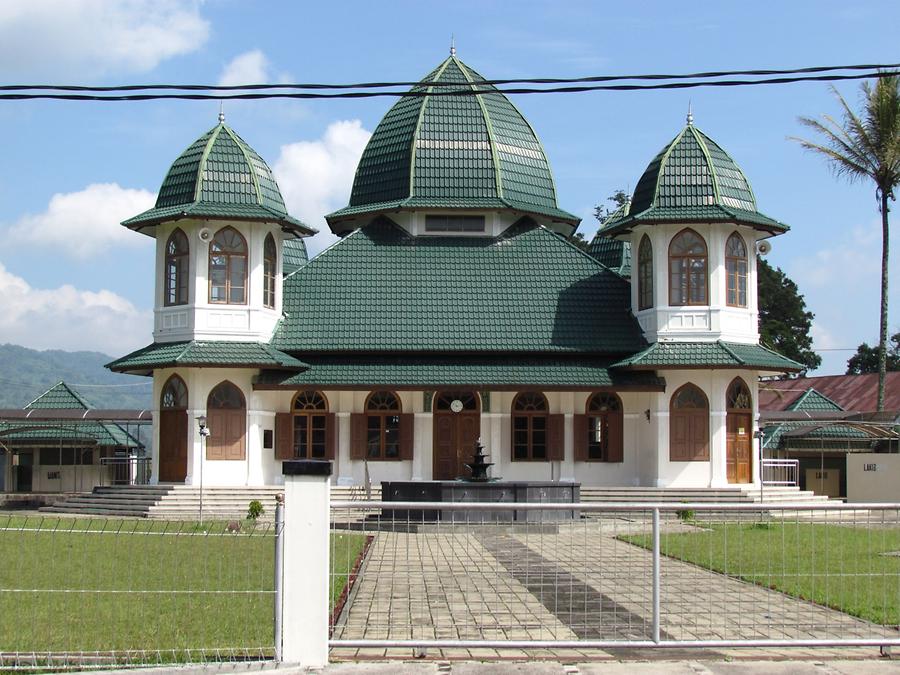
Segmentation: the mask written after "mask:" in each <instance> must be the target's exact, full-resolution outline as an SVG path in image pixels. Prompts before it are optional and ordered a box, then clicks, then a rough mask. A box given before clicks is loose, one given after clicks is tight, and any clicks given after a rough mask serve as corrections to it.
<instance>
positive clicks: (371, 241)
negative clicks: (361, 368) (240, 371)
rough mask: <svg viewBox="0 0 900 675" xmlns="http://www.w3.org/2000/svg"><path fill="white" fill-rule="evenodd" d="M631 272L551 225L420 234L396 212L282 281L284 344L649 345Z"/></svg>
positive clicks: (347, 347) (392, 348) (611, 350)
mask: <svg viewBox="0 0 900 675" xmlns="http://www.w3.org/2000/svg"><path fill="white" fill-rule="evenodd" d="M629 294H630V291H629V285H628V282H626V281H625V280H624V279H622V278H621V277H619V276H618V275H616V274H613V273H612V272H610V271H609V270H608V269H606V268H605V267H603V266H602V265H600V264H599V263H598V262H597V261H596V260H594V259H593V258H592V257H591V256H589V255H587V254H585V253H584V252H582V251H580V250H578V249H577V248H575V247H574V246H573V245H572V244H570V243H569V242H568V241H566V240H565V239H563V238H562V237H561V236H559V235H557V234H554V233H553V232H550V231H549V230H547V229H545V228H543V227H534V226H533V225H527V224H525V223H523V224H522V225H520V226H517V227H513V228H510V230H509V231H508V232H507V234H506V236H503V237H499V238H496V239H495V238H488V237H411V236H409V235H407V234H406V233H405V232H404V231H403V230H402V229H401V228H399V227H397V226H396V225H394V224H393V223H391V222H390V221H388V220H387V219H379V220H377V221H376V222H373V223H372V224H371V225H369V226H367V227H365V228H363V229H361V230H357V231H356V232H354V233H353V234H351V235H350V236H348V237H346V238H344V239H343V240H341V241H340V242H338V243H337V244H335V245H334V246H332V247H331V248H329V249H327V250H326V251H325V252H323V253H322V254H320V255H318V256H317V257H315V258H313V259H312V260H311V261H310V262H309V263H308V264H306V265H304V266H303V267H302V268H300V269H299V270H297V271H296V272H295V273H294V274H292V275H290V276H289V277H287V278H286V279H285V283H284V312H285V315H286V317H285V319H284V320H283V321H282V323H281V325H280V327H279V328H278V329H277V330H276V332H275V337H274V339H273V342H272V344H273V345H274V346H275V347H277V348H278V349H281V350H283V351H287V352H292V353H293V352H297V353H301V354H302V358H303V359H304V360H305V359H306V358H307V355H308V354H309V353H310V352H323V351H324V352H338V351H365V352H409V351H414V352H447V351H452V352H494V353H496V352H507V351H515V352H591V353H595V354H613V355H623V354H630V353H634V352H636V351H638V350H641V349H643V348H644V347H646V342H645V341H644V339H643V337H642V334H641V330H640V327H639V326H638V324H637V322H636V321H635V320H634V318H633V317H631V316H630V314H629V312H628V304H629Z"/></svg>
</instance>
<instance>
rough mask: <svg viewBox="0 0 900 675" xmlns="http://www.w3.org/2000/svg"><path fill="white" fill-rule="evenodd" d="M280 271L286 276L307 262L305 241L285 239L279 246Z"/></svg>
mask: <svg viewBox="0 0 900 675" xmlns="http://www.w3.org/2000/svg"><path fill="white" fill-rule="evenodd" d="M281 255H282V258H283V259H282V261H281V272H282V274H284V276H287V275H288V274H290V273H291V272H294V271H295V270H297V269H299V268H300V267H303V266H304V265H305V264H306V263H308V262H309V255H308V254H307V252H306V242H305V241H303V240H302V239H285V240H284V244H283V245H282V248H281Z"/></svg>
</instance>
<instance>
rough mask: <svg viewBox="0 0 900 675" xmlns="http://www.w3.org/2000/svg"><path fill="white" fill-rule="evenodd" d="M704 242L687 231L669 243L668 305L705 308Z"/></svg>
mask: <svg viewBox="0 0 900 675" xmlns="http://www.w3.org/2000/svg"><path fill="white" fill-rule="evenodd" d="M708 262H709V261H708V251H707V247H706V240H704V239H703V237H701V236H700V235H699V234H697V233H696V232H695V231H694V230H692V229H690V228H687V229H684V230H682V231H681V232H679V233H678V234H676V235H675V236H674V237H672V241H671V242H670V243H669V305H671V306H674V307H677V306H680V305H708V304H709V265H708Z"/></svg>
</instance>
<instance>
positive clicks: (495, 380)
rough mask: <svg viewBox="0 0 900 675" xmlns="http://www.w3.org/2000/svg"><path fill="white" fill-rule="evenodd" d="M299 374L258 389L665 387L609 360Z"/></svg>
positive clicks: (402, 362) (390, 366)
mask: <svg viewBox="0 0 900 675" xmlns="http://www.w3.org/2000/svg"><path fill="white" fill-rule="evenodd" d="M307 360H308V361H309V363H310V367H309V369H308V370H305V371H303V372H300V373H296V374H286V373H276V372H265V373H263V374H262V376H261V377H260V379H259V381H258V382H257V385H258V386H261V387H266V386H279V387H304V386H317V387H330V386H335V387H348V386H352V387H380V386H394V387H425V388H427V387H448V386H454V387H456V386H460V387H461V386H467V387H531V386H535V387H538V386H544V387H547V386H549V387H554V386H558V387H566V388H579V389H592V388H597V387H616V388H617V389H621V390H627V389H629V388H630V389H641V390H644V389H649V390H654V391H662V390H663V389H664V387H665V383H664V382H663V380H662V379H661V378H659V377H657V376H656V375H655V374H653V373H645V372H631V373H629V372H611V371H610V370H609V369H608V366H609V364H610V360H609V359H590V358H579V359H559V358H540V357H524V358H523V357H516V356H511V357H497V356H492V357H473V356H457V357H452V358H451V357H431V356H422V357H378V356H354V357H349V358H348V357H346V356H321V357H315V358H308V357H307Z"/></svg>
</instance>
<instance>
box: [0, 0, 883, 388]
mask: <svg viewBox="0 0 900 675" xmlns="http://www.w3.org/2000/svg"><path fill="white" fill-rule="evenodd" d="M898 29H900V20H898V14H897V11H896V5H895V3H889V2H855V3H847V2H790V3H782V2H778V3H775V2H772V3H715V4H712V3H693V4H690V3H687V4H686V3H671V2H642V3H621V2H620V3H600V2H578V1H569V2H491V1H484V0H483V1H480V2H467V1H465V0H457V1H456V2H453V3H432V2H391V3H388V2H379V3H375V2H349V1H345V2H333V3H322V2H315V3H311V2H303V3H300V2H290V3H288V2H284V3H279V2H239V1H237V0H207V1H206V2H193V1H190V0H127V1H123V2H96V1H91V0H65V1H64V0H57V1H52V0H44V1H42V2H37V1H35V0H4V3H3V5H2V6H0V81H2V82H3V83H7V84H12V83H54V84H58V83H78V84H87V83H90V84H129V83H161V82H177V83H217V82H230V83H244V82H247V81H254V82H255V81H260V80H265V81H269V82H276V81H302V82H311V81H314V82H362V81H373V80H415V79H418V78H419V77H421V76H422V75H424V74H425V73H427V72H428V71H430V70H431V69H432V68H433V67H434V66H435V65H436V64H437V63H439V62H440V61H441V60H442V59H443V58H444V57H445V56H446V54H447V51H448V47H449V42H450V35H451V33H452V34H455V36H456V45H457V49H458V55H459V56H460V58H462V59H463V60H464V61H465V62H466V63H468V64H469V65H470V66H471V67H473V68H474V69H475V70H477V71H479V72H480V73H481V74H482V75H484V76H485V77H488V78H507V77H523V76H545V77H579V76H586V75H600V74H623V73H650V72H657V73H659V72H695V71H707V70H719V69H727V70H730V69H745V68H770V67H771V68H784V67H802V66H812V65H835V64H849V63H887V62H892V61H897V60H898V56H900V55H898V54H897V52H896V47H895V45H896V36H897V34H898ZM858 86H859V85H858V84H857V83H843V84H840V85H839V88H840V90H841V91H842V93H843V94H844V95H845V96H846V97H847V98H848V99H849V100H851V101H852V102H854V103H856V102H857V92H858ZM513 101H514V102H515V104H516V105H517V106H519V108H520V109H521V110H522V112H523V113H524V114H525V116H526V117H527V118H528V119H529V121H530V122H531V123H532V125H533V126H534V128H535V130H536V131H537V133H538V135H539V136H540V138H541V140H542V142H543V144H544V147H545V149H546V151H547V154H548V155H549V157H550V161H551V164H552V166H553V170H554V174H555V177H556V183H557V188H558V193H559V203H560V206H561V207H562V208H564V209H566V210H568V211H571V212H574V213H576V214H579V215H581V216H582V217H583V218H584V221H583V223H582V226H581V231H583V232H584V233H585V235H586V236H590V235H591V234H592V233H593V231H594V230H595V229H596V226H597V223H596V221H594V220H593V218H592V216H591V213H592V210H593V206H594V205H595V204H597V203H598V202H601V201H602V200H603V199H605V197H606V196H608V195H609V194H611V193H612V192H613V191H614V190H615V189H617V188H626V189H629V190H630V189H633V188H634V185H635V183H636V182H637V180H638V178H639V177H640V175H641V173H642V172H643V170H644V168H645V167H646V165H647V163H648V162H649V161H650V160H651V159H652V158H653V156H654V155H655V154H656V153H657V152H658V151H659V149H660V148H661V147H662V146H663V145H665V144H666V143H668V142H669V141H670V140H671V139H672V137H674V135H675V134H676V133H678V131H679V130H680V129H681V127H682V126H683V124H684V119H685V114H686V112H687V108H688V103H689V101H690V103H691V104H692V106H693V110H694V117H695V124H696V125H697V126H698V127H699V128H700V129H702V130H703V131H704V132H706V133H707V134H708V135H710V136H711V137H712V138H714V139H715V140H716V141H717V142H718V143H719V144H720V145H722V146H723V147H724V148H725V149H726V150H727V151H728V152H729V153H730V154H731V155H732V156H733V157H734V158H735V160H736V161H737V162H738V164H739V165H740V166H741V167H742V168H743V169H744V171H745V173H746V174H747V176H748V177H749V178H750V181H751V183H752V184H753V188H754V190H755V192H756V196H757V201H758V203H759V207H760V209H761V210H762V211H763V212H764V213H766V214H768V215H770V216H773V217H775V218H777V219H779V220H781V221H783V222H786V223H788V224H790V225H791V227H792V230H791V232H790V233H788V234H787V235H785V236H782V237H778V238H777V239H776V240H774V250H773V252H772V253H771V254H770V256H769V259H770V261H771V262H772V263H773V264H775V265H778V266H780V267H782V268H783V269H784V270H785V271H786V272H787V273H788V274H789V275H790V276H791V277H792V278H793V279H794V280H795V281H796V282H797V283H798V285H799V286H800V289H801V291H802V292H803V293H804V294H805V296H806V299H807V304H808V306H809V308H810V309H811V310H812V311H813V312H815V314H816V320H815V326H814V338H815V347H816V348H817V349H820V350H823V351H821V352H820V353H821V354H822V356H823V367H822V368H821V369H820V370H819V371H818V374H828V373H836V372H843V370H844V368H845V362H846V359H847V358H848V357H849V356H850V355H851V353H852V351H850V352H848V351H830V350H837V349H841V348H848V347H849V348H855V346H856V345H857V344H859V343H860V342H862V341H868V342H869V343H870V344H871V343H874V342H875V341H876V340H877V325H878V268H879V256H880V232H879V216H878V213H877V210H876V201H875V195H874V189H873V188H872V187H871V186H870V185H869V184H867V183H862V184H856V185H850V184H847V183H846V182H844V181H842V180H839V179H836V178H834V177H833V175H832V174H831V172H830V171H829V169H828V167H827V166H826V165H825V164H824V163H823V162H822V161H821V160H820V159H819V158H818V157H816V156H813V155H810V154H808V153H805V152H803V151H802V150H801V149H800V147H799V146H798V145H797V144H796V143H792V142H790V141H789V140H787V137H789V136H792V135H805V130H804V129H802V128H801V127H800V126H799V124H798V123H797V116H798V115H811V116H818V115H820V114H822V113H836V112H837V107H836V103H835V101H834V98H833V97H832V95H831V94H830V92H829V90H828V87H827V85H825V84H821V83H808V84H795V85H787V86H765V87H753V88H740V89H737V88H733V89H712V88H711V89H694V90H690V91H670V92H633V93H600V92H597V93H585V94H569V95H560V94H555V95H531V96H518V97H513ZM392 102H393V101H392V100H391V99H372V100H352V99H350V100H340V101H309V102H285V101H260V102H238V103H227V104H226V106H225V113H226V116H227V120H228V123H229V124H230V125H231V126H232V127H233V128H234V129H235V130H237V131H238V133H240V134H241V135H242V136H243V137H244V138H245V140H247V141H248V142H249V143H250V144H251V145H252V146H253V147H254V148H255V149H256V150H257V151H258V152H259V153H260V154H261V155H262V156H263V157H264V158H265V159H266V160H267V161H268V162H269V164H270V165H271V166H272V167H273V169H274V170H275V172H276V176H277V178H278V179H279V183H280V184H281V188H282V192H283V193H284V195H285V199H286V201H287V203H288V207H289V209H290V210H291V212H292V214H293V215H295V216H298V217H300V218H302V219H303V220H305V221H306V222H308V223H309V224H311V225H313V226H315V227H318V228H319V229H321V230H323V231H326V232H327V227H326V226H325V224H324V221H323V219H322V215H323V214H324V213H327V212H328V211H330V210H333V209H336V208H339V207H340V206H343V205H344V204H345V203H346V200H347V198H348V195H349V191H350V186H351V183H352V176H353V170H354V168H355V164H356V160H357V158H358V156H359V154H360V153H361V151H362V148H363V147H364V145H365V141H366V139H367V138H368V134H369V133H371V131H372V130H373V129H374V128H375V126H376V125H377V123H378V121H379V120H380V118H381V116H382V115H383V114H384V113H385V112H386V111H387V109H388V108H389V107H390V105H391V104H392ZM217 112H218V105H217V104H216V103H213V102H171V101H156V102H141V103H70V102H39V101H21V102H9V101H4V102H0V125H2V129H3V131H4V134H3V145H2V160H0V313H2V314H3V316H4V318H5V320H4V321H3V322H2V323H0V342H14V343H18V344H23V345H26V346H30V347H34V348H39V349H47V348H62V349H91V348H93V349H98V350H100V351H104V352H106V353H109V354H112V355H120V354H123V353H125V352H127V351H129V350H131V349H134V348H136V347H139V346H142V345H143V344H146V343H147V342H149V341H150V340H151V322H152V288H153V267H152V246H151V240H149V239H148V238H146V237H143V236H141V235H136V234H133V233H130V232H128V231H127V230H125V228H121V227H119V226H118V225H117V222H118V221H120V220H122V219H124V218H126V217H128V216H131V215H134V214H135V213H137V212H138V211H141V210H143V209H144V208H147V207H148V206H149V205H151V204H152V202H153V200H154V199H155V193H156V191H157V189H158V188H159V184H160V182H161V181H162V179H163V177H164V175H165V173H166V171H167V170H168V167H169V165H170V164H171V162H172V161H173V160H174V159H175V157H177V156H178V155H179V154H180V152H181V151H182V150H183V149H184V148H185V147H186V146H187V145H189V144H190V143H191V142H192V141H193V140H194V139H195V138H196V137H197V136H199V135H200V134H202V133H204V132H205V131H206V130H207V129H209V128H210V127H212V126H213V125H214V124H215V121H216V114H217ZM895 218H896V216H895ZM898 227H900V226H898V225H895V226H894V232H895V233H896V232H897V231H898ZM329 241H330V240H329V235H327V234H323V235H320V236H319V237H317V238H316V240H314V241H313V242H312V244H311V248H312V249H313V250H314V251H315V250H319V249H320V248H321V247H322V246H324V245H327V243H329ZM897 243H898V236H897V235H896V234H895V236H894V237H893V245H894V250H895V251H900V247H898V246H897ZM895 255H896V254H895ZM892 267H893V270H894V271H896V270H897V269H898V266H897V265H896V263H895V264H894V265H892ZM895 276H896V275H895ZM898 284H900V280H897V279H894V282H893V289H894V290H893V292H892V294H891V310H892V319H891V330H892V332H893V331H896V330H898V327H900V317H898V316H897V314H896V311H897V299H898V297H900V293H898V290H897V289H898ZM824 350H829V351H824Z"/></svg>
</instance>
